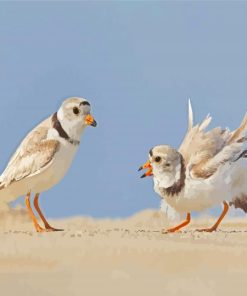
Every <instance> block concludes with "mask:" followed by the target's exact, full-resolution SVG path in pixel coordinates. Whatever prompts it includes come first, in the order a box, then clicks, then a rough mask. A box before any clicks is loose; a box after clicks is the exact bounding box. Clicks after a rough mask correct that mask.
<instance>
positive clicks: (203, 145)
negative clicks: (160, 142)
mask: <svg viewBox="0 0 247 296" xmlns="http://www.w3.org/2000/svg"><path fill="white" fill-rule="evenodd" d="M211 119H212V118H211V117H210V116H209V115H208V116H207V117H206V118H205V119H204V120H203V121H202V123H201V124H198V125H196V126H193V113H192V108H191V105H190V102H189V127H188V131H187V134H186V135H185V138H184V140H183V142H182V144H181V146H180V148H179V152H180V153H181V154H182V155H183V157H184V160H185V164H186V166H187V168H188V169H189V171H190V175H191V176H192V177H195V178H208V177H210V176H211V175H212V174H213V173H214V172H215V171H216V170H217V168H218V167H219V165H221V164H222V163H224V162H226V161H228V160H230V159H231V158H234V156H235V155H236V154H238V153H239V152H240V151H241V147H242V145H243V142H244V140H245V138H243V135H244V134H245V132H246V129H247V115H246V116H245V117H244V120H243V121H242V123H241V125H240V127H239V128H238V129H236V130H235V131H234V132H230V131H229V130H228V129H222V128H214V129H212V130H210V131H208V132H206V131H205V129H206V128H207V126H208V125H209V123H210V122H211Z"/></svg>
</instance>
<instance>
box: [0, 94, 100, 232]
mask: <svg viewBox="0 0 247 296" xmlns="http://www.w3.org/2000/svg"><path fill="white" fill-rule="evenodd" d="M90 110H91V107H90V104H89V102H88V101H87V100H85V99H83V98H77V97H72V98H69V99H67V100H65V101H64V102H63V103H62V105H61V107H60V108H59V110H58V111H57V112H56V113H54V114H53V115H51V116H50V117H49V118H47V119H46V120H44V121H43V122H41V123H40V124H39V125H38V126H36V127H35V128H34V129H33V130H32V131H31V132H30V133H29V134H28V135H27V136H26V137H25V138H24V140H23V141H22V143H21V144H20V146H19V147H18V149H17V150H16V152H15V153H14V155H13V156H12V158H11V159H10V161H9V163H8V165H7V167H6V168H5V170H4V172H3V173H2V175H1V176H0V202H1V203H8V202H11V201H13V200H15V199H17V198H18V197H19V196H22V195H26V199H25V203H26V207H27V209H28V212H29V214H30V217H31V219H32V221H33V223H34V226H35V229H36V231H38V232H43V231H56V230H59V229H55V228H53V227H51V226H50V225H49V223H48V222H47V220H46V218H45V217H44V215H43V213H42V212H41V210H40V207H39V204H38V199H39V195H40V193H41V192H43V191H46V190H48V189H50V188H51V187H53V186H54V185H56V184H57V183H58V182H59V181H60V180H61V179H62V178H63V177H64V175H65V174H66V172H67V170H68V169H69V167H70V165H71V163H72V160H73V158H74V156H75V153H76V152H77V149H78V147H79V144H80V138H81V134H82V133H83V131H84V129H85V128H86V126H88V125H91V126H94V127H95V126H96V121H95V120H94V118H93V116H92V115H91V114H90ZM31 193H34V194H35V197H34V207H35V209H36V210H37V212H38V214H39V216H40V218H41V219H42V221H43V223H44V226H45V228H42V227H41V226H40V225H39V224H38V222H37V219H36V217H35V214H34V212H33V210H32V208H31V204H30V197H31Z"/></svg>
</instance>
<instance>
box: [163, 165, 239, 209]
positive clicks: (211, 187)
mask: <svg viewBox="0 0 247 296" xmlns="http://www.w3.org/2000/svg"><path fill="white" fill-rule="evenodd" d="M232 182H233V178H232V174H231V171H229V168H227V167H225V168H224V170H219V171H218V172H216V173H215V174H214V175H213V176H211V177H210V178H207V179H192V178H187V179H186V182H185V187H184V189H183V190H182V191H181V192H180V193H179V194H178V195H174V196H165V199H166V201H167V203H169V204H170V205H171V206H172V207H173V208H174V209H175V210H176V211H178V212H180V213H184V212H193V211H196V212H197V211H203V210H206V209H208V208H211V207H213V206H215V205H218V204H220V203H222V202H223V201H224V200H226V201H229V200H231V197H232Z"/></svg>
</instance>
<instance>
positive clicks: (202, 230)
mask: <svg viewBox="0 0 247 296" xmlns="http://www.w3.org/2000/svg"><path fill="white" fill-rule="evenodd" d="M216 230H217V228H216V227H211V228H203V229H196V231H198V232H214V231H216Z"/></svg>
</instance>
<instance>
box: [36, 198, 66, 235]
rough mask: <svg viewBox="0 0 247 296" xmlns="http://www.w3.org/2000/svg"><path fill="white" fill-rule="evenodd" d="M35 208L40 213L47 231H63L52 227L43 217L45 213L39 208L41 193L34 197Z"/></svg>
mask: <svg viewBox="0 0 247 296" xmlns="http://www.w3.org/2000/svg"><path fill="white" fill-rule="evenodd" d="M33 204H34V207H35V209H36V211H37V212H38V214H39V216H40V218H41V220H42V221H43V223H44V225H45V229H46V230H47V231H62V230H63V229H56V228H53V227H51V226H50V224H49V223H48V222H47V220H46V218H45V216H44V215H43V213H42V212H41V209H40V207H39V193H36V195H35V197H34V201H33Z"/></svg>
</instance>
